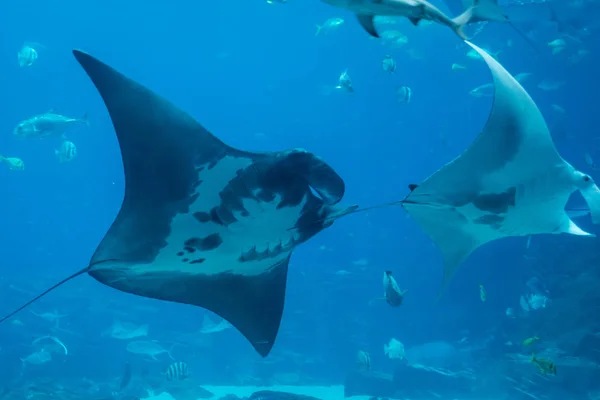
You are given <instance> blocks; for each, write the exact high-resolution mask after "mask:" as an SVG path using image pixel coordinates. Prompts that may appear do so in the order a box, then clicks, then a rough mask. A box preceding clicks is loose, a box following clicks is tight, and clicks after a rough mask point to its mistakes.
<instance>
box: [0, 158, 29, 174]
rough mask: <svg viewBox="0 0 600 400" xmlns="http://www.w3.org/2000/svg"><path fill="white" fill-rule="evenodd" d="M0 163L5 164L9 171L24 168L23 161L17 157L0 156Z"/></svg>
mask: <svg viewBox="0 0 600 400" xmlns="http://www.w3.org/2000/svg"><path fill="white" fill-rule="evenodd" d="M0 163H2V164H5V165H6V166H7V167H8V169H10V170H11V171H23V170H24V169H25V163H24V162H23V160H21V159H20V158H17V157H4V156H0Z"/></svg>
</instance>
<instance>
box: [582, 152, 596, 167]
mask: <svg viewBox="0 0 600 400" xmlns="http://www.w3.org/2000/svg"><path fill="white" fill-rule="evenodd" d="M583 158H584V159H585V163H586V164H587V165H588V167H590V168H591V169H593V170H598V169H600V168H599V167H598V165H597V164H596V163H595V162H594V159H593V158H592V156H590V153H585V154H584V155H583Z"/></svg>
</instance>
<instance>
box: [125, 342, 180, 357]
mask: <svg viewBox="0 0 600 400" xmlns="http://www.w3.org/2000/svg"><path fill="white" fill-rule="evenodd" d="M127 351H128V352H130V353H133V354H139V355H146V356H149V357H150V358H152V359H153V360H157V358H156V356H158V355H160V354H163V353H167V355H168V356H169V358H171V359H173V357H172V356H171V353H170V352H169V351H168V350H166V349H165V348H163V347H162V346H161V345H160V344H158V343H157V342H155V341H150V340H136V341H133V342H129V343H128V344H127ZM157 361H158V360H157Z"/></svg>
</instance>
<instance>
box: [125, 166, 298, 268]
mask: <svg viewBox="0 0 600 400" xmlns="http://www.w3.org/2000/svg"><path fill="white" fill-rule="evenodd" d="M250 164H251V160H250V159H247V158H239V157H231V156H226V157H224V158H223V159H221V160H220V161H219V162H218V163H217V164H216V165H215V166H214V167H213V168H211V169H208V168H204V169H203V170H202V171H201V172H200V174H199V179H200V180H201V181H202V183H201V184H200V185H199V186H198V188H197V190H198V194H199V196H198V197H197V199H196V201H195V202H194V203H193V204H192V205H191V206H190V210H189V213H187V214H178V215H177V216H176V217H175V218H174V219H173V220H172V223H171V234H170V235H169V237H167V238H166V241H167V246H165V247H164V248H162V249H161V250H160V252H159V254H158V256H157V257H156V259H155V260H154V261H153V262H152V263H151V264H149V265H139V266H136V267H134V270H133V271H132V273H135V272H136V270H137V271H138V272H139V273H140V274H147V273H149V272H174V271H176V272H178V273H184V274H189V275H214V274H220V273H225V272H229V273H233V274H239V275H260V274H263V273H264V272H266V271H268V270H270V269H271V268H273V267H274V266H275V265H276V264H277V263H278V262H280V261H282V260H285V259H286V258H287V257H288V256H289V254H290V253H291V251H292V250H293V248H294V246H295V244H296V241H298V239H299V237H298V233H297V231H296V230H294V229H290V228H293V227H294V226H295V224H296V222H297V221H298V219H299V218H300V216H301V212H302V209H303V207H304V204H305V203H306V198H305V199H303V200H302V201H301V202H300V203H299V204H298V205H297V206H294V207H283V208H281V209H279V210H277V205H278V204H279V202H280V201H281V199H280V198H279V197H276V198H275V199H274V200H273V201H271V202H268V203H266V202H257V201H255V200H253V199H248V198H244V199H243V205H244V208H245V209H246V210H247V211H248V213H249V215H248V216H242V214H241V213H240V212H233V215H234V216H235V217H236V219H237V220H238V221H237V222H234V223H232V224H230V225H228V226H223V225H219V224H216V223H214V222H212V221H209V222H199V221H198V220H196V218H194V216H193V214H194V213H195V212H210V210H211V209H212V208H213V207H216V206H218V205H219V204H221V199H220V197H219V193H220V192H221V191H222V190H223V189H224V188H225V187H226V186H227V184H228V183H229V182H230V181H231V180H232V179H234V178H235V177H236V172H237V171H238V170H240V169H242V168H245V167H247V166H249V165H250ZM255 194H256V193H255ZM215 233H218V234H219V235H220V237H221V239H222V243H221V244H220V245H219V246H218V247H217V248H215V249H213V250H208V251H199V250H198V251H196V252H194V253H193V254H191V255H190V256H189V258H190V259H195V258H204V259H205V261H204V262H202V263H200V264H190V263H188V262H182V258H181V257H178V256H177V253H178V252H181V251H183V248H184V242H185V241H186V240H188V239H190V238H204V237H207V236H209V235H212V234H215ZM253 248H254V249H256V252H257V253H261V254H266V253H268V254H271V256H270V257H266V258H264V259H262V260H254V261H243V262H242V261H240V257H241V256H242V255H243V254H246V253H248V252H250V251H252V249H253ZM277 249H279V250H277Z"/></svg>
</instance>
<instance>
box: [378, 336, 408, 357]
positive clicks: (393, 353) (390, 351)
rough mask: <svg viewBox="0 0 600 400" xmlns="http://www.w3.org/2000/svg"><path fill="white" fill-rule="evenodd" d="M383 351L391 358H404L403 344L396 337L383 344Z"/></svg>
mask: <svg viewBox="0 0 600 400" xmlns="http://www.w3.org/2000/svg"><path fill="white" fill-rule="evenodd" d="M383 352H384V353H385V355H386V356H388V358H390V359H391V360H402V359H404V345H403V344H402V342H400V341H399V340H397V339H394V338H392V339H390V342H389V344H384V345H383Z"/></svg>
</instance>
